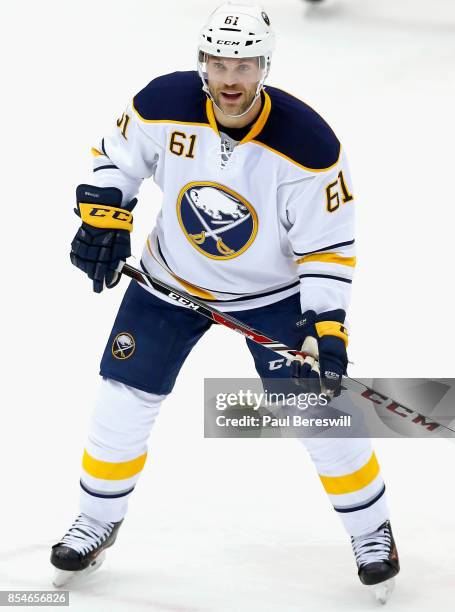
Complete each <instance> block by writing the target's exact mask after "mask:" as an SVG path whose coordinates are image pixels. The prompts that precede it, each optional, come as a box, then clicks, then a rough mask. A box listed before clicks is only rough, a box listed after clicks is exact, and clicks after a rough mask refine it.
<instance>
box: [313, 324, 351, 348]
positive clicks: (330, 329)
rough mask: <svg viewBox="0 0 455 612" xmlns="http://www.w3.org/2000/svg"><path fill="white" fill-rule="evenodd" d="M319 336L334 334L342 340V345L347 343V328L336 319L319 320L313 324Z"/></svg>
mask: <svg viewBox="0 0 455 612" xmlns="http://www.w3.org/2000/svg"><path fill="white" fill-rule="evenodd" d="M315 327H316V331H317V334H318V336H319V338H322V336H336V337H337V338H341V340H343V342H344V345H345V346H347V345H348V330H347V329H346V327H345V326H344V325H343V324H342V323H340V322H338V321H321V322H320V323H316V325H315Z"/></svg>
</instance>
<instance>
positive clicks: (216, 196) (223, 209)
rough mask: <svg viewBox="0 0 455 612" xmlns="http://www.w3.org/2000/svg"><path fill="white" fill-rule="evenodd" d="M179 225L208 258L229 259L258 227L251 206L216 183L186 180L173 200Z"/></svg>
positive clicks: (243, 246) (194, 245)
mask: <svg viewBox="0 0 455 612" xmlns="http://www.w3.org/2000/svg"><path fill="white" fill-rule="evenodd" d="M177 216H178V219H179V222H180V226H181V228H182V230H183V232H184V234H185V236H186V237H187V238H188V240H189V241H190V243H191V244H192V245H193V247H194V248H196V249H197V250H198V251H200V252H201V253H203V254H204V255H206V256H207V257H210V258H211V259H233V258H234V257H237V256H238V255H240V254H241V253H243V252H244V251H246V249H247V248H248V247H249V246H250V245H251V244H252V242H253V241H254V239H255V238H256V234H257V230H258V219H257V214H256V211H255V210H254V208H253V207H252V206H251V204H250V203H249V202H247V201H246V200H245V198H243V197H242V196H240V195H239V194H237V193H235V191H232V190H231V189H228V188H227V187H224V185H220V184H219V183H211V182H201V183H188V185H185V187H183V189H182V190H181V191H180V194H179V197H178V200H177Z"/></svg>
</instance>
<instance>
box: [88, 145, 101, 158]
mask: <svg viewBox="0 0 455 612" xmlns="http://www.w3.org/2000/svg"><path fill="white" fill-rule="evenodd" d="M90 151H91V153H92V155H93V156H94V157H99V156H100V155H104V153H102V152H101V151H98V149H95V147H92V148H91V149H90Z"/></svg>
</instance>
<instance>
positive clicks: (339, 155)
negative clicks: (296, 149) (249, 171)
mask: <svg viewBox="0 0 455 612" xmlns="http://www.w3.org/2000/svg"><path fill="white" fill-rule="evenodd" d="M250 142H251V143H252V144H256V145H259V146H260V147H264V149H268V150H269V151H271V152H272V153H276V155H279V156H280V157H282V158H283V159H286V160H287V161H289V162H291V163H292V164H295V165H296V166H298V167H299V168H302V169H303V170H308V172H328V171H329V170H331V169H332V168H335V166H336V165H337V164H338V162H339V161H340V158H341V145H340V152H339V154H338V159H337V160H336V162H335V163H333V164H332V165H331V166H328V167H327V168H309V167H308V166H304V165H303V164H299V162H297V161H295V159H292V157H288V156H287V155H285V154H284V153H281V152H280V151H278V150H277V149H273V148H272V147H269V146H268V145H266V144H264V143H263V142H259V140H250Z"/></svg>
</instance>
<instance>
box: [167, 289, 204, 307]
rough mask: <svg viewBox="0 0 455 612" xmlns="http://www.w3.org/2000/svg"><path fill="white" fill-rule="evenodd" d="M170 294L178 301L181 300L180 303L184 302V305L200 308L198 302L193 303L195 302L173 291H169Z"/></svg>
mask: <svg viewBox="0 0 455 612" xmlns="http://www.w3.org/2000/svg"><path fill="white" fill-rule="evenodd" d="M168 295H169V297H170V298H172V299H173V300H175V301H176V302H179V304H182V305H183V306H188V308H192V309H193V310H198V308H199V306H198V305H197V304H193V302H190V301H189V300H185V298H183V297H180V296H179V295H177V294H176V293H172V292H171V293H168Z"/></svg>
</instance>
